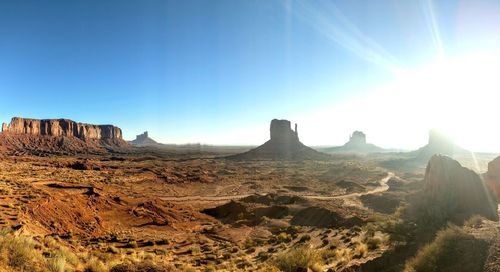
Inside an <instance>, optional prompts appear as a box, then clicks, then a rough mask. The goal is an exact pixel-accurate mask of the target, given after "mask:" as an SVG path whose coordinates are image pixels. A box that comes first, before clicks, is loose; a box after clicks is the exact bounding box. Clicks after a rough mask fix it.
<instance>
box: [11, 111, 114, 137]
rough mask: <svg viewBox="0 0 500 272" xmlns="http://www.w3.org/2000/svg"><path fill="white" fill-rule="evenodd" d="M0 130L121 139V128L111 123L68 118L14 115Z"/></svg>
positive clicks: (32, 133) (18, 132)
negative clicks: (101, 123) (97, 123)
mask: <svg viewBox="0 0 500 272" xmlns="http://www.w3.org/2000/svg"><path fill="white" fill-rule="evenodd" d="M2 132H8V133H12V134H30V135H46V136H67V137H76V138H79V139H81V140H83V141H86V140H91V139H94V140H105V141H107V140H122V130H121V129H120V128H118V127H115V126H112V125H92V124H83V123H77V122H75V121H72V120H68V119H45V120H37V119H26V118H19V117H14V118H12V120H11V122H10V124H8V125H7V124H5V123H4V124H2Z"/></svg>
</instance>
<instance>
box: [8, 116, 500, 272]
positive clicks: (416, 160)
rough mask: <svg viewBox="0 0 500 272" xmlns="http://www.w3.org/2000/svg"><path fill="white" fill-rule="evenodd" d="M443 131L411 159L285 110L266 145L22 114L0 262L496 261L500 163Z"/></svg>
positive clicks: (185, 266)
mask: <svg viewBox="0 0 500 272" xmlns="http://www.w3.org/2000/svg"><path fill="white" fill-rule="evenodd" d="M357 134H360V133H357ZM144 136H145V137H144ZM439 137H440V135H437V134H435V133H434V132H431V134H430V139H429V144H428V145H427V146H426V147H423V148H421V149H420V150H418V151H414V152H408V153H397V152H387V153H381V152H379V153H363V154H362V153H346V152H344V151H345V150H343V151H342V152H333V153H329V154H327V153H322V152H319V151H316V150H314V149H312V148H309V147H307V146H305V145H303V144H302V143H301V142H300V140H299V135H298V133H297V130H296V129H295V130H292V129H291V123H290V122H289V121H287V120H276V119H275V120H272V122H271V125H270V140H269V141H268V142H266V143H265V144H263V145H262V146H259V147H256V148H253V149H251V150H249V151H245V148H244V147H234V148H228V147H226V148H222V147H221V148H219V149H218V148H217V147H215V146H212V147H210V148H209V149H208V150H203V149H202V148H200V147H199V146H184V147H181V146H177V147H173V146H167V145H165V146H162V145H159V144H158V143H156V142H155V141H154V140H152V139H150V138H149V137H148V136H147V134H143V135H139V136H138V140H141V139H142V141H140V142H139V141H137V140H136V141H135V142H132V143H128V142H126V141H124V140H123V139H122V137H121V130H120V129H119V128H117V127H114V126H96V125H88V124H81V123H76V122H73V121H71V120H66V119H61V120H36V119H23V118H13V119H12V122H11V123H10V124H4V125H3V131H2V133H1V134H0V143H1V145H0V147H1V150H2V153H1V154H2V157H1V160H0V165H1V168H0V169H1V171H0V181H1V183H0V186H1V187H0V191H1V199H0V207H1V211H2V212H1V213H0V215H1V218H0V224H1V225H2V228H3V232H2V235H1V237H0V249H1V256H2V258H1V259H0V261H1V262H0V264H1V265H2V266H1V267H2V269H3V271H88V272H90V271H93V272H103V271H403V270H404V271H499V270H498V269H500V268H499V264H498V256H499V253H500V252H499V250H498V249H499V247H500V233H499V230H500V224H499V223H498V211H497V210H498V203H497V199H498V197H499V195H498V188H499V184H500V183H499V179H498V175H499V174H500V173H499V172H498V169H500V168H499V167H498V166H499V163H498V159H496V160H493V158H494V156H493V155H490V154H484V155H482V156H479V155H478V156H477V157H478V158H479V159H478V161H479V165H480V166H481V168H480V169H481V171H482V172H479V173H476V172H474V171H472V170H469V169H467V168H465V167H463V166H461V165H460V163H462V164H463V165H471V164H472V162H471V158H468V157H467V156H466V155H464V154H465V153H460V152H457V158H459V161H460V163H459V162H458V161H456V160H454V159H452V157H453V153H448V156H445V155H435V154H434V153H433V152H436V154H437V153H439V151H445V152H450V150H451V149H450V146H453V143H450V142H443V139H440V138H439ZM444 141H446V139H445V140H444ZM358 143H360V144H361V145H363V144H365V143H364V141H362V140H361V141H358ZM349 145H355V144H349ZM489 160H492V161H491V162H489ZM488 162H489V164H488ZM428 254H431V255H434V256H433V259H432V260H429V259H423V258H428V257H427V256H428ZM464 267H466V269H465V270H464Z"/></svg>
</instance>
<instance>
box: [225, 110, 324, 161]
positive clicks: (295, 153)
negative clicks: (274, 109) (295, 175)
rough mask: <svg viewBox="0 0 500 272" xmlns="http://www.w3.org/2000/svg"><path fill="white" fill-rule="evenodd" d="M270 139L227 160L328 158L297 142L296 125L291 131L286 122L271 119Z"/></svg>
mask: <svg viewBox="0 0 500 272" xmlns="http://www.w3.org/2000/svg"><path fill="white" fill-rule="evenodd" d="M270 134H271V139H270V140H269V141H267V142H265V143H264V144H263V145H261V146H259V147H257V148H254V149H252V150H250V151H248V152H245V153H242V154H238V155H234V156H230V157H228V158H232V159H241V160H259V159H265V160H317V159H320V160H322V159H328V158H329V156H328V155H326V154H324V153H321V152H318V151H316V150H314V149H312V148H310V147H307V146H305V145H304V144H302V143H301V142H300V141H299V135H298V132H297V125H295V130H292V128H291V123H290V121H288V120H278V119H273V120H272V121H271V127H270Z"/></svg>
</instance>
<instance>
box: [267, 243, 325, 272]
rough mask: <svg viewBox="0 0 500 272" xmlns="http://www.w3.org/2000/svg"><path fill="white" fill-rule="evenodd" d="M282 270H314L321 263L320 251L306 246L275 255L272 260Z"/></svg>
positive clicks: (284, 271) (286, 271) (292, 271)
mask: <svg viewBox="0 0 500 272" xmlns="http://www.w3.org/2000/svg"><path fill="white" fill-rule="evenodd" d="M271 264H272V265H274V266H276V267H277V268H278V269H279V270H280V271H283V272H295V271H302V270H304V269H306V270H307V269H308V268H309V269H311V270H313V269H314V270H313V271H321V270H316V269H318V267H320V266H321V264H322V259H321V253H320V252H319V251H317V250H314V249H311V248H308V247H299V248H295V249H291V250H290V251H288V252H286V253H283V254H280V255H278V256H276V257H275V258H274V259H273V260H272V262H271Z"/></svg>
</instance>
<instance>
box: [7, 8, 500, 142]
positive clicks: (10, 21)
mask: <svg viewBox="0 0 500 272" xmlns="http://www.w3.org/2000/svg"><path fill="white" fill-rule="evenodd" d="M499 12H500V3H499V2H498V1H472V0H469V1H463V0H456V1H445V0H440V1H432V0H417V1H396V0H386V1H383V0H377V1H366V0H365V1H359V0H349V1H333V0H332V1H327V0H315V1H305V0H304V1H299V0H241V1H235V0H212V1H206V0H177V1H173V0H163V1H156V0H146V1H139V0H137V1H136V0H129V1H121V0H117V1H115V0H106V1H97V0H86V1H77V0H70V1H68V0H62V1H58V0H51V1H48V0H45V1H39V0H36V1H29V0H27V1H16V0H1V1H0V122H8V121H9V120H10V118H11V117H13V116H21V117H31V118H70V119H73V120H75V121H79V122H87V123H97V124H114V125H116V126H119V127H121V128H122V129H123V132H124V137H125V138H126V139H128V140H131V139H133V138H135V135H137V134H140V133H142V132H143V131H146V130H147V131H149V135H150V136H151V137H152V138H154V139H155V140H157V141H159V142H163V143H198V142H200V143H206V144H226V145H233V144H238V145H239V144H245V145H247V144H248V145H257V144H260V143H262V142H264V141H266V140H267V139H268V138H269V123H270V120H271V119H273V118H279V119H288V120H290V121H291V122H292V123H298V128H299V137H300V139H301V140H302V142H304V143H305V144H308V145H313V146H317V145H341V144H343V143H344V142H346V141H347V140H348V137H349V134H350V133H351V132H352V131H354V130H362V131H364V132H365V133H366V134H367V138H368V141H369V142H372V143H374V144H376V145H379V146H382V147H391V148H403V149H413V148H418V147H420V146H422V145H424V144H425V143H426V141H427V134H428V131H429V129H431V128H438V129H441V130H442V131H443V132H444V133H447V134H448V135H449V136H450V137H451V138H453V139H455V141H456V142H457V143H458V144H460V145H462V146H463V147H465V148H468V149H471V150H475V151H497V152H498V151H500V145H499V144H498V139H500V128H497V127H498V125H496V122H495V121H494V119H493V118H494V116H496V115H497V112H496V109H497V105H498V101H499V100H498V99H497V98H499V95H497V92H498V91H497V90H500V88H499V87H500V80H499V79H497V77H498V76H497V75H496V74H495V72H498V71H499V69H498V68H500V54H499V52H500V43H499V42H500V40H499V38H500V17H498V16H496V15H497V14H499ZM498 78H500V77H498Z"/></svg>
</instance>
